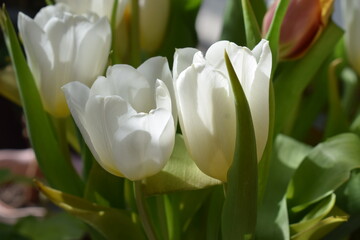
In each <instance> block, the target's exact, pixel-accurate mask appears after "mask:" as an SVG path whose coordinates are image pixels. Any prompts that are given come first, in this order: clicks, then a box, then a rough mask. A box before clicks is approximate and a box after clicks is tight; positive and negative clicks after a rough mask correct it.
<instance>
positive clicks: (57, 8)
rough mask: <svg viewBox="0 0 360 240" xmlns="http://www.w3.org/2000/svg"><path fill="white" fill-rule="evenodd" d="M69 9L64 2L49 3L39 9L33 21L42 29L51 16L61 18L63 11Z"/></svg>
mask: <svg viewBox="0 0 360 240" xmlns="http://www.w3.org/2000/svg"><path fill="white" fill-rule="evenodd" d="M74 2H76V1H74ZM69 10H70V9H69V8H68V6H66V5H64V4H55V5H49V6H47V7H44V8H42V9H40V11H39V12H38V13H37V14H36V16H35V17H34V21H35V22H36V23H37V24H38V25H39V27H40V28H42V29H44V28H45V25H46V24H47V23H48V22H49V20H50V19H51V18H54V17H56V18H62V17H63V16H64V12H65V11H69Z"/></svg>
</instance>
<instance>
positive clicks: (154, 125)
mask: <svg viewBox="0 0 360 240" xmlns="http://www.w3.org/2000/svg"><path fill="white" fill-rule="evenodd" d="M63 90H64V92H65V95H66V99H67V102H68V105H69V107H70V111H71V114H72V116H73V118H74V120H75V122H76V124H77V126H78V127H79V129H80V131H81V134H82V136H83V138H84V140H85V142H86V143H87V145H88V146H89V148H90V150H91V152H92V153H93V155H94V157H95V158H96V160H97V161H98V162H99V164H100V165H101V166H102V167H103V168H104V169H105V170H107V171H108V172H110V173H112V174H114V175H116V176H124V177H126V178H128V179H130V180H140V179H143V178H146V177H148V176H151V175H154V174H156V173H157V172H159V171H160V170H161V169H162V168H163V167H164V165H165V163H166V161H167V160H168V159H169V158H170V155H171V153H172V150H173V147H174V142H175V123H174V119H175V118H176V116H174V115H173V111H174V112H175V113H176V108H175V109H173V105H174V106H176V105H175V102H174V101H173V85H172V76H171V72H170V69H169V66H168V62H167V60H166V58H162V57H155V58H151V59H149V60H147V61H146V62H145V63H143V64H142V65H141V66H140V67H139V68H138V69H134V68H133V67H131V66H128V65H114V66H112V67H109V68H108V70H107V73H106V77H98V78H97V80H96V81H95V82H94V84H93V86H92V87H91V89H89V88H88V87H87V86H86V85H84V84H82V83H79V82H72V83H68V84H66V85H65V86H64V87H63Z"/></svg>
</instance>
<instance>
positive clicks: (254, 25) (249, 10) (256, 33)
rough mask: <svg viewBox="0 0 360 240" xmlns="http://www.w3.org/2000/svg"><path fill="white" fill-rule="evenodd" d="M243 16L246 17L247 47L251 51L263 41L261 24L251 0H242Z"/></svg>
mask: <svg viewBox="0 0 360 240" xmlns="http://www.w3.org/2000/svg"><path fill="white" fill-rule="evenodd" d="M241 3H242V9H243V15H244V25H245V32H246V46H247V47H248V48H250V49H252V48H254V47H255V46H256V44H258V42H260V40H261V32H260V28H259V24H258V22H257V20H256V16H255V13H254V11H253V7H252V5H251V4H250V2H249V0H241Z"/></svg>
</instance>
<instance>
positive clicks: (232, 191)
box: [221, 52, 258, 239]
mask: <svg viewBox="0 0 360 240" xmlns="http://www.w3.org/2000/svg"><path fill="white" fill-rule="evenodd" d="M225 62H226V67H227V70H228V72H229V77H230V82H231V86H232V89H233V92H234V96H235V109H236V116H237V117H236V144H235V154H234V159H233V162H232V164H231V167H230V169H229V171H228V176H227V177H228V182H227V189H226V198H225V202H224V207H223V212H222V218H221V219H222V235H223V239H251V238H253V237H254V236H253V235H254V232H255V225H256V205H257V184H258V183H257V162H258V161H257V155H256V140H255V133H254V126H253V123H252V118H251V113H250V108H249V104H248V102H247V99H246V96H245V93H244V91H243V89H242V86H241V84H240V81H239V79H238V77H237V75H236V73H235V70H234V67H233V65H232V63H231V61H230V59H229V56H228V55H227V53H226V52H225Z"/></svg>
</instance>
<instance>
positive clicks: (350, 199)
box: [336, 169, 360, 225]
mask: <svg viewBox="0 0 360 240" xmlns="http://www.w3.org/2000/svg"><path fill="white" fill-rule="evenodd" d="M359 186H360V169H354V170H353V171H352V172H351V176H350V179H349V181H347V182H346V183H345V184H344V185H342V186H341V187H340V188H339V189H338V190H337V191H336V196H337V197H338V202H337V204H338V205H339V206H340V207H341V208H342V209H344V210H345V211H346V212H348V213H350V214H351V215H353V214H357V215H360V188H359ZM359 225H360V222H359Z"/></svg>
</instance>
